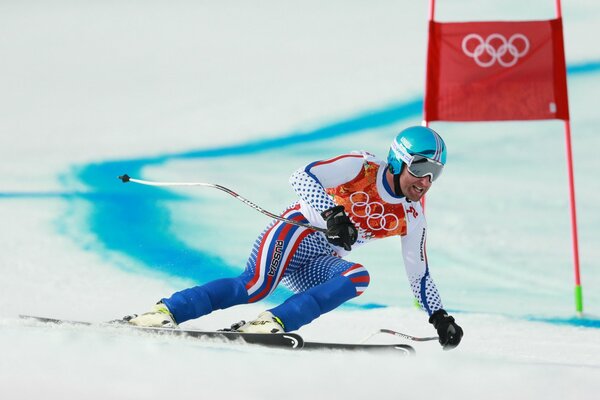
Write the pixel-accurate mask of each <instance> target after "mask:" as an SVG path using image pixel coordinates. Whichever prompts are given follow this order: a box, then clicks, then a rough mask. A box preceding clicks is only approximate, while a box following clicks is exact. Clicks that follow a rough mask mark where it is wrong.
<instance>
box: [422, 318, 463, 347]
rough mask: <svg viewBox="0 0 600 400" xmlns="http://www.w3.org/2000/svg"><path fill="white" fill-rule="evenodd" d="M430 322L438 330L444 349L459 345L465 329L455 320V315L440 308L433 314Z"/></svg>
mask: <svg viewBox="0 0 600 400" xmlns="http://www.w3.org/2000/svg"><path fill="white" fill-rule="evenodd" d="M429 323H430V324H432V325H433V327H434V328H435V329H436V330H437V332H438V335H439V337H440V344H441V345H442V347H443V348H444V350H452V349H453V348H455V347H456V346H458V344H459V343H460V339H462V337H463V330H462V328H461V327H460V326H458V324H457V323H456V322H454V317H451V316H450V315H448V313H447V312H446V311H445V310H443V309H439V310H437V311H436V312H434V313H433V314H431V317H429Z"/></svg>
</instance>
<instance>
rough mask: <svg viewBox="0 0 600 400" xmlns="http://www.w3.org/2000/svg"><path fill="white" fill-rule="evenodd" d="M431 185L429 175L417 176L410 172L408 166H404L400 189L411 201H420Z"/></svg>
mask: <svg viewBox="0 0 600 400" xmlns="http://www.w3.org/2000/svg"><path fill="white" fill-rule="evenodd" d="M430 187H431V180H430V179H429V176H424V177H422V178H417V177H416V176H413V175H411V174H410V173H409V172H408V168H406V167H405V168H402V173H401V174H400V189H401V190H402V193H404V195H405V196H406V198H407V199H409V200H410V201H419V200H421V198H422V197H423V196H424V195H425V193H427V191H428V190H429V188H430Z"/></svg>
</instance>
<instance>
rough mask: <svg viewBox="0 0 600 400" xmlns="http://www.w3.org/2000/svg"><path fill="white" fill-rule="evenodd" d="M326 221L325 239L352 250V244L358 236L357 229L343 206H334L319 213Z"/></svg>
mask: <svg viewBox="0 0 600 400" xmlns="http://www.w3.org/2000/svg"><path fill="white" fill-rule="evenodd" d="M321 216H322V217H323V219H324V220H325V221H326V222H327V233H325V236H327V240H328V241H329V243H332V244H335V245H336V246H340V247H343V248H344V249H345V250H347V251H350V250H352V247H351V246H352V245H353V244H354V243H355V242H356V239H357V238H358V231H357V230H356V227H355V226H354V224H353V223H352V221H350V218H348V216H347V215H346V212H345V211H344V206H335V207H332V208H330V209H328V210H325V211H323V212H322V213H321Z"/></svg>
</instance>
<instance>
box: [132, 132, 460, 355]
mask: <svg viewBox="0 0 600 400" xmlns="http://www.w3.org/2000/svg"><path fill="white" fill-rule="evenodd" d="M445 163H446V145H445V143H444V141H443V140H442V138H441V137H440V136H439V135H438V134H437V133H436V132H435V131H433V130H432V129H429V128H425V127H421V126H414V127H410V128H407V129H405V130H403V131H401V132H400V133H399V134H398V135H397V136H396V138H395V140H394V141H393V142H392V146H391V149H390V151H389V155H388V158H387V163H386V162H384V161H381V160H378V159H376V158H375V156H373V155H371V154H369V153H366V152H351V153H349V154H344V155H341V156H339V157H335V158H332V159H329V160H323V161H316V162H313V163H311V164H308V165H307V166H306V167H303V168H301V169H299V170H298V171H296V172H295V173H294V174H293V175H292V176H291V178H290V184H291V186H292V188H293V189H294V191H295V192H296V194H297V195H298V197H299V201H297V202H295V203H294V204H292V205H291V206H289V207H288V208H287V210H286V211H285V212H284V213H283V214H282V217H285V218H287V219H291V220H294V221H299V222H303V223H306V224H310V225H313V226H316V227H321V228H326V230H327V232H326V233H322V232H318V231H315V230H312V229H309V228H306V227H302V226H295V225H291V224H288V223H285V222H283V221H277V220H275V221H273V222H271V224H270V225H269V226H267V228H266V229H265V230H264V231H263V232H262V233H261V235H260V236H259V237H258V238H257V240H256V242H255V244H254V247H253V249H252V252H251V254H250V257H249V259H248V261H247V264H246V269H245V271H244V272H243V273H242V274H241V275H240V276H238V277H235V278H224V279H218V280H215V281H212V282H209V283H206V284H204V285H201V286H196V287H193V288H189V289H185V290H182V291H180V292H177V293H175V294H173V295H172V296H171V297H169V298H164V299H162V300H161V301H160V302H159V303H158V304H156V305H155V306H154V307H153V308H152V310H151V311H149V312H147V313H145V314H142V315H140V316H136V315H134V316H131V317H126V319H127V320H128V321H129V323H131V324H133V325H137V326H150V327H176V326H177V324H180V323H182V322H184V321H187V320H190V319H194V318H198V317H201V316H203V315H206V314H209V313H211V312H212V311H214V310H217V309H225V308H228V307H231V306H234V305H237V304H247V303H254V302H257V301H259V300H262V299H264V298H265V297H267V296H268V295H269V294H271V293H272V292H273V291H274V290H275V288H276V287H277V285H278V284H279V283H280V282H283V284H284V285H285V286H286V287H288V288H289V289H291V290H292V291H293V292H294V293H295V294H294V295H292V296H291V297H289V298H288V299H287V300H286V301H284V302H283V303H282V304H280V305H278V306H276V307H274V308H272V309H270V310H268V311H265V312H263V313H261V314H260V315H259V316H258V318H257V319H255V320H254V321H250V322H248V323H245V324H244V325H242V326H240V327H238V328H237V330H238V331H240V332H258V333H277V332H289V331H294V330H296V329H298V328H300V327H301V326H303V325H306V324H308V323H310V322H311V321H312V320H314V319H315V318H318V317H319V316H320V315H322V314H324V313H326V312H329V311H331V310H333V309H335V308H336V307H338V306H339V305H341V304H342V303H344V302H346V301H348V300H350V299H352V298H354V297H356V296H359V295H361V294H362V293H363V292H364V291H365V289H366V288H367V286H368V285H369V280H370V278H369V274H368V272H367V270H366V269H365V267H363V266H362V265H360V264H357V263H353V262H351V261H347V260H345V259H344V258H345V257H346V256H347V255H348V254H350V252H351V250H353V249H354V248H356V247H358V246H361V245H363V244H365V243H368V242H370V241H373V240H376V239H381V238H385V237H389V236H400V237H401V241H402V254H403V258H404V264H405V269H406V274H407V277H408V280H409V282H410V285H411V288H412V291H413V294H414V295H415V297H416V298H417V300H418V302H419V304H420V305H421V307H422V308H423V309H424V310H425V311H426V312H427V313H428V315H429V322H430V323H431V324H433V326H434V327H435V329H436V330H437V332H438V335H439V341H440V344H441V345H442V346H443V347H444V348H445V349H451V348H454V347H456V346H457V345H458V344H459V343H460V341H461V338H462V336H463V331H462V328H461V327H460V326H458V324H456V322H455V321H454V318H453V317H451V316H449V315H448V314H447V313H446V311H444V309H443V308H442V307H443V306H442V302H441V299H440V297H439V294H438V291H437V288H436V286H435V284H434V282H433V280H432V278H431V275H430V273H429V266H428V262H427V254H426V249H425V241H426V231H427V227H426V221H425V216H424V213H423V208H422V206H421V203H420V201H419V200H421V199H422V198H423V196H424V195H425V193H427V191H428V190H429V189H430V187H431V185H432V183H433V182H434V181H435V180H436V179H437V178H438V177H439V176H440V174H441V173H442V170H443V167H444V164H445Z"/></svg>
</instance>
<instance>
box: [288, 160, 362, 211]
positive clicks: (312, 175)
mask: <svg viewBox="0 0 600 400" xmlns="http://www.w3.org/2000/svg"><path fill="white" fill-rule="evenodd" d="M363 162H364V156H363V155H362V154H361V153H358V152H356V153H350V154H344V155H341V156H339V157H335V158H332V159H329V160H323V161H315V162H313V163H311V164H308V165H307V166H306V167H303V168H300V169H299V170H297V171H296V172H294V173H293V174H292V176H291V177H290V185H291V186H292V188H293V189H294V192H296V194H297V195H298V197H300V199H301V200H302V201H303V202H304V203H305V204H307V205H308V206H310V207H311V208H312V209H313V210H315V211H317V212H318V213H321V212H323V211H325V210H327V209H329V208H331V207H334V206H335V205H336V204H335V203H334V202H333V200H332V199H331V197H330V196H329V195H328V194H327V192H326V191H325V189H326V188H331V187H336V186H338V185H341V184H342V183H345V182H348V181H350V180H352V179H353V178H355V177H356V175H358V173H359V172H360V169H361V167H362V165H363Z"/></svg>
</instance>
